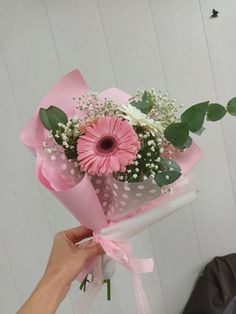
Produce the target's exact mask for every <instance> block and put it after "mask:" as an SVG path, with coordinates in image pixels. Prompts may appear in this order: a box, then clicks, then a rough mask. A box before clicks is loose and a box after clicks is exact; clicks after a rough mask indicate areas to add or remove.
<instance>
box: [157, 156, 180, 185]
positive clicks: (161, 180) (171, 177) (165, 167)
mask: <svg viewBox="0 0 236 314" xmlns="http://www.w3.org/2000/svg"><path fill="white" fill-rule="evenodd" d="M159 169H160V170H161V171H160V172H159V173H157V174H156V176H155V181H156V183H157V185H158V186H159V187H162V186H163V185H168V184H171V183H173V182H175V181H176V180H177V179H178V178H179V177H180V176H181V168H180V166H179V165H178V164H177V163H176V162H175V161H174V160H172V159H169V158H163V157H162V158H161V161H160V163H159Z"/></svg>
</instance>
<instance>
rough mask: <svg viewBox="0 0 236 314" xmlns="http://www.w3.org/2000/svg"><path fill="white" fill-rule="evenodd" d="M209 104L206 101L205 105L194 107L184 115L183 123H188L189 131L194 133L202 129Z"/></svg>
mask: <svg viewBox="0 0 236 314" xmlns="http://www.w3.org/2000/svg"><path fill="white" fill-rule="evenodd" d="M208 104H209V101H205V102H203V103H200V104H196V105H193V106H191V107H189V108H188V109H187V110H185V111H184V112H183V113H182V115H181V121H182V122H184V123H188V125H189V130H190V131H191V132H193V133H194V132H197V131H198V130H200V129H201V127H202V125H203V123H204V120H205V116H206V112H207V108H208Z"/></svg>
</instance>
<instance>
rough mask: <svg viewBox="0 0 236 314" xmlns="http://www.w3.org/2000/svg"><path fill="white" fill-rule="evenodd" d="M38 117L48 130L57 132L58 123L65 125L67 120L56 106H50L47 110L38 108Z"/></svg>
mask: <svg viewBox="0 0 236 314" xmlns="http://www.w3.org/2000/svg"><path fill="white" fill-rule="evenodd" d="M39 117H40V120H41V122H42V124H43V126H44V127H45V128H46V129H48V130H53V131H55V130H57V129H58V128H59V127H58V123H63V124H67V122H68V118H67V115H66V114H65V112H64V111H62V110H61V109H60V108H58V107H56V106H50V107H49V108H48V109H44V108H40V110H39Z"/></svg>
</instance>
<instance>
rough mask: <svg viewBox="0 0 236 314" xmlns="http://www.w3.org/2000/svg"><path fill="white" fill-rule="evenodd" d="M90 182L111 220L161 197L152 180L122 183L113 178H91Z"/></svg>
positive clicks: (159, 190)
mask: <svg viewBox="0 0 236 314" xmlns="http://www.w3.org/2000/svg"><path fill="white" fill-rule="evenodd" d="M91 182H92V184H93V186H94V188H95V191H96V193H97V196H98V199H99V201H100V203H101V205H102V207H103V210H104V212H105V214H106V216H107V218H108V219H111V220H117V219H120V218H122V217H124V216H126V215H127V214H130V213H131V212H133V211H135V210H137V209H139V208H141V207H143V206H145V205H147V204H148V203H150V202H151V201H153V200H155V199H157V198H158V197H160V196H162V195H163V192H162V191H161V189H160V188H159V187H157V185H156V182H155V180H153V179H146V180H144V181H142V182H137V183H127V182H125V183H124V182H120V181H118V180H116V179H115V178H113V177H92V181H91ZM98 190H99V192H97V191H98Z"/></svg>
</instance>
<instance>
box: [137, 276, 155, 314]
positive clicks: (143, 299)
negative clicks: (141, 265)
mask: <svg viewBox="0 0 236 314" xmlns="http://www.w3.org/2000/svg"><path fill="white" fill-rule="evenodd" d="M133 280H134V293H135V303H136V310H137V311H136V313H137V314H151V309H150V305H149V302H148V298H147V296H146V293H145V291H144V289H143V285H142V279H141V276H140V274H139V273H134V275H133Z"/></svg>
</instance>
